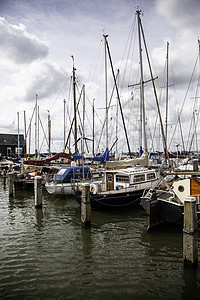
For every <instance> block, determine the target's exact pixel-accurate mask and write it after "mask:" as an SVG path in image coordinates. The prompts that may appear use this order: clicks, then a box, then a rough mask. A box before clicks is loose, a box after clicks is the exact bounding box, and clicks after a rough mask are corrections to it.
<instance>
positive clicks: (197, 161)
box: [193, 159, 199, 172]
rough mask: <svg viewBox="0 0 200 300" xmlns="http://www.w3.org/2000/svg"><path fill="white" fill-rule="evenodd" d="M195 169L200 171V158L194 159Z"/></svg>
mask: <svg viewBox="0 0 200 300" xmlns="http://www.w3.org/2000/svg"><path fill="white" fill-rule="evenodd" d="M193 171H194V172H198V171H199V160H198V159H194V160H193Z"/></svg>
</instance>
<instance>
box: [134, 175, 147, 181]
mask: <svg viewBox="0 0 200 300" xmlns="http://www.w3.org/2000/svg"><path fill="white" fill-rule="evenodd" d="M140 181H145V174H140V175H134V178H133V182H140Z"/></svg>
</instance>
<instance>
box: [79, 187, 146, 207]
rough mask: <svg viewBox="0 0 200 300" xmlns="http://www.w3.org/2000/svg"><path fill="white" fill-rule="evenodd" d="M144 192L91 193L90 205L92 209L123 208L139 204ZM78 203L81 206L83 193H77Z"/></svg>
mask: <svg viewBox="0 0 200 300" xmlns="http://www.w3.org/2000/svg"><path fill="white" fill-rule="evenodd" d="M142 193H143V190H137V191H129V192H127V191H126V192H122V191H115V193H113V192H112V193H111V192H110V193H109V192H105V193H98V194H92V193H90V203H91V208H92V209H109V208H122V207H126V206H131V205H135V204H139V201H140V197H141V196H142ZM75 199H76V201H77V202H78V203H79V204H81V191H76V192H75Z"/></svg>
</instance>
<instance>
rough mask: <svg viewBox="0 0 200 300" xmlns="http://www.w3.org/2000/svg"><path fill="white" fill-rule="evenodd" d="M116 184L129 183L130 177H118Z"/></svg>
mask: <svg viewBox="0 0 200 300" xmlns="http://www.w3.org/2000/svg"><path fill="white" fill-rule="evenodd" d="M116 182H129V177H128V176H124V175H116Z"/></svg>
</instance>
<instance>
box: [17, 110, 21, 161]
mask: <svg viewBox="0 0 200 300" xmlns="http://www.w3.org/2000/svg"><path fill="white" fill-rule="evenodd" d="M17 120H18V122H17V124H18V135H17V136H18V139H17V140H18V144H17V147H18V148H17V155H18V157H19V145H20V144H19V112H18V113H17Z"/></svg>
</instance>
